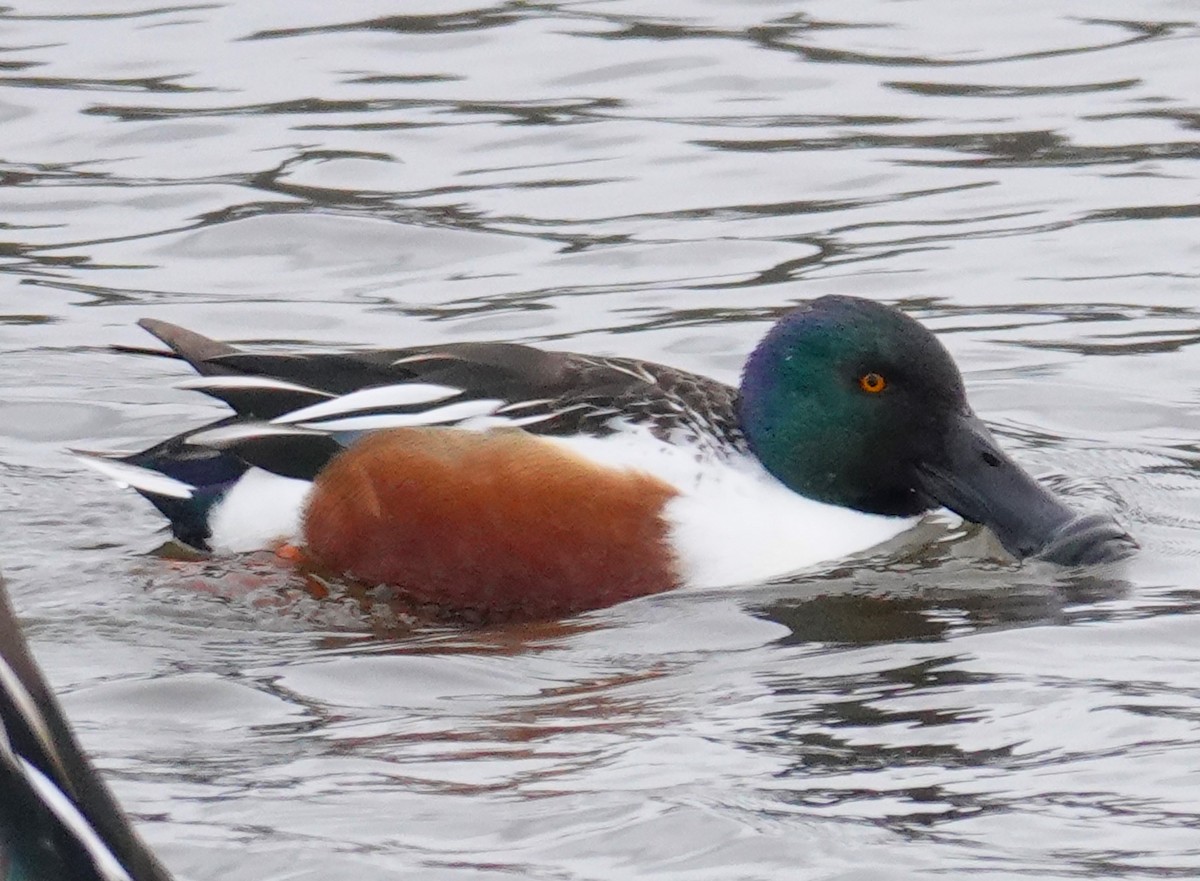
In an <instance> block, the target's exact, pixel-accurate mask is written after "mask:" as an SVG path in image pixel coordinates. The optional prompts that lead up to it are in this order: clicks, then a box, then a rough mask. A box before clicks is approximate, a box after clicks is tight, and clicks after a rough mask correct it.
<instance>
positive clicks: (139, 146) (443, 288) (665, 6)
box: [0, 0, 1200, 881]
mask: <svg viewBox="0 0 1200 881" xmlns="http://www.w3.org/2000/svg"><path fill="white" fill-rule="evenodd" d="M393 5H394V4H393ZM1131 15H1135V19H1136V20H1134V19H1131V18H1130V16H1131ZM1198 38H1200V23H1198V22H1197V21H1196V20H1195V15H1194V14H1192V12H1191V11H1190V10H1189V9H1187V8H1185V6H1183V5H1180V4H1178V3H1168V2H1146V3H1142V4H1138V6H1137V9H1136V14H1135V13H1131V11H1130V9H1129V4H1120V3H1116V2H1112V0H1104V2H1099V3H1093V4H1090V5H1089V6H1088V7H1087V14H1086V16H1081V15H1078V14H1074V13H1071V12H1070V10H1064V9H1063V8H1062V5H1061V4H1043V5H1041V6H1037V7H1034V6H1029V7H1023V8H1022V9H1020V10H1019V12H1018V11H1015V10H1013V9H1010V8H1009V7H1007V6H1002V5H994V6H992V7H988V8H984V7H983V6H980V5H978V4H973V5H971V7H970V9H969V10H968V9H966V8H965V7H964V6H963V4H952V3H948V2H942V0H916V2H910V3H904V4H895V3H893V4H883V3H866V4H858V5H848V4H832V3H828V2H824V0H815V2H810V3H806V4H804V6H803V9H802V10H801V11H797V10H796V8H795V4H786V3H776V2H770V0H768V2H765V3H754V4H746V3H741V4H729V3H724V4H721V3H708V4H699V3H691V4H684V3H673V2H666V3H659V4H657V5H656V6H655V8H654V9H649V8H648V7H647V5H646V4H644V3H638V2H636V0H606V2H583V3H572V4H566V5H562V4H559V5H555V4H512V3H496V4H491V5H487V4H484V5H483V6H480V7H478V8H473V9H466V8H463V9H457V8H453V7H452V6H447V5H445V4H433V3H420V2H417V3H415V4H405V5H404V8H403V9H402V10H400V9H379V8H370V6H369V4H368V5H360V6H359V7H356V8H353V9H349V10H347V9H343V8H341V7H337V8H334V7H332V6H331V5H330V4H321V3H314V2H293V3H287V4H274V5H270V6H264V5H262V4H255V3H250V2H232V3H227V4H225V5H224V6H221V7H219V8H218V7H210V6H205V5H194V4H193V5H185V6H178V5H175V6H172V5H166V6H163V5H161V4H160V5H155V4H145V3H139V2H136V0H135V2H131V3H126V4H124V5H122V6H119V7H118V6H115V5H112V4H109V5H97V4H72V3H68V2H60V3H57V4H54V9H52V10H47V9H42V8H36V9H35V8H34V7H33V6H32V5H29V4H25V5H22V4H20V3H17V4H16V5H14V6H12V7H11V8H6V9H4V10H2V11H0V123H3V127H4V135H5V137H4V144H5V146H4V149H3V151H0V204H2V205H3V216H0V223H2V224H3V227H2V229H0V239H3V241H0V290H2V291H3V294H0V344H2V345H3V350H4V353H3V354H4V357H3V359H0V365H2V367H0V371H2V372H0V399H2V402H0V555H2V556H3V558H4V559H3V562H4V568H5V570H6V572H7V574H8V576H9V578H10V579H11V582H12V589H13V594H14V598H15V601H16V604H17V607H18V609H19V610H20V611H21V613H22V616H23V620H24V622H25V623H26V624H27V625H28V628H29V630H30V632H31V634H32V638H33V641H34V643H35V646H34V647H35V651H36V652H37V654H38V656H39V658H40V659H43V661H44V664H45V667H46V669H47V671H48V672H49V674H50V677H51V680H52V681H53V683H54V685H55V686H56V688H58V689H59V690H60V691H61V692H62V693H63V694H64V695H65V703H66V709H67V712H68V714H69V715H70V716H71V717H72V718H73V719H77V720H78V721H79V728H80V734H81V738H82V740H83V741H84V744H85V746H86V747H87V748H88V749H89V750H90V751H92V752H93V753H94V754H95V755H96V757H97V760H98V763H99V765H100V766H101V767H102V768H103V769H104V770H106V771H107V772H108V776H109V777H110V779H112V780H113V782H114V785H115V787H116V789H117V794H118V796H119V798H120V800H121V801H122V802H123V803H124V804H126V805H128V806H129V807H130V808H131V809H132V811H133V812H134V814H135V818H136V819H137V820H139V821H140V826H141V828H142V829H143V830H144V831H145V833H146V835H147V837H148V838H149V839H150V840H151V843H152V845H153V846H155V848H156V850H158V851H159V852H161V853H162V854H163V855H164V857H165V859H166V860H167V862H168V863H169V864H170V865H171V867H172V868H173V869H176V870H177V871H178V872H179V874H180V875H186V876H188V877H194V878H197V879H201V878H217V877H221V878H241V877H245V878H256V879H257V878H285V877H286V878H291V879H296V878H328V877H353V878H363V879H374V878H394V877H395V876H396V874H397V873H404V872H409V873H415V874H417V875H419V876H420V877H422V878H436V879H449V878H455V879H457V878H472V879H476V878H502V877H503V878H511V877H513V876H514V875H520V876H522V877H530V878H542V877H546V878H550V877H553V878H572V879H584V878H597V879H600V878H603V879H609V878H618V877H619V878H633V877H645V878H656V879H658V878H680V879H685V878H686V879H702V878H721V879H725V878H731V877H738V878H743V877H744V878H795V877H805V878H832V877H851V876H853V877H855V878H862V879H888V881H891V879H896V878H910V877H912V878H916V877H922V878H924V877H929V876H930V875H931V874H933V873H935V872H938V873H941V874H945V875H948V876H951V877H959V876H964V877H965V876H967V875H968V874H973V873H978V872H981V871H986V872H988V873H990V874H991V875H992V876H995V877H998V878H1018V877H1021V878H1047V879H1049V878H1067V877H1101V876H1104V877H1118V876H1120V877H1130V878H1134V877H1139V878H1140V877H1152V876H1153V877H1166V876H1172V877H1192V876H1194V875H1195V874H1196V873H1197V870H1198V869H1200V866H1198V865H1197V859H1196V850H1195V826H1196V824H1197V823H1198V822H1200V817H1198V811H1197V807H1196V803H1195V798H1194V792H1195V789H1196V782H1197V781H1196V780H1195V779H1194V778H1195V776H1196V769H1197V768H1200V749H1198V748H1197V747H1196V742H1197V737H1196V719H1197V718H1200V704H1198V701H1200V695H1198V693H1197V691H1196V687H1195V678H1196V677H1195V666H1196V660H1197V651H1196V646H1197V644H1200V633H1197V627H1196V625H1195V624H1194V623H1193V622H1194V621H1195V620H1197V614H1196V613H1197V608H1198V606H1197V603H1198V602H1200V592H1198V590H1197V585H1196V579H1195V560H1196V559H1197V557H1198V556H1200V541H1198V539H1197V535H1198V534H1200V533H1198V532H1197V529H1198V526H1200V523H1198V522H1197V517H1196V514H1195V512H1196V510H1197V502H1198V501H1200V472H1198V471H1197V461H1200V448H1198V446H1197V437H1198V436H1200V406H1198V403H1197V400H1198V399H1197V389H1198V388H1200V366H1198V362H1197V360H1196V354H1195V353H1196V351H1197V347H1196V346H1195V345H1194V343H1195V341H1196V340H1197V338H1198V333H1197V329H1198V328H1200V310H1198V309H1197V300H1196V282H1197V279H1198V277H1200V272H1198V271H1197V267H1196V265H1195V254H1196V250H1195V242H1196V240H1197V223H1198V222H1200V216H1198V214H1197V211H1196V209H1195V205H1194V201H1195V200H1194V197H1193V196H1192V195H1191V193H1192V192H1193V191H1194V190H1195V185H1194V184H1195V178H1196V172H1195V168H1194V165H1195V163H1194V160H1195V158H1196V157H1197V154H1198V147H1197V138H1196V137H1195V133H1196V128H1197V114H1196V111H1195V108H1194V106H1193V105H1194V93H1195V83H1194V73H1193V71H1194V68H1195V65H1194V63H1193V62H1192V58H1193V56H1194V55H1195V49H1196V42H1197V39H1198ZM827 293H852V294H858V295H861V296H867V297H873V298H877V299H881V300H886V301H888V302H893V303H897V304H899V305H901V306H902V307H903V308H905V309H907V310H909V311H910V312H911V313H912V314H914V315H915V316H917V317H918V318H920V319H922V320H923V321H925V322H927V323H928V324H930V325H931V326H933V327H934V328H935V329H936V330H937V331H938V332H939V333H940V334H941V337H942V339H943V340H944V341H945V342H946V344H947V346H948V347H949V348H950V349H951V351H952V352H953V354H954V356H955V358H956V360H958V361H959V363H960V364H962V365H963V366H964V368H965V372H966V379H967V384H968V386H969V387H970V393H971V397H972V401H973V403H974V404H975V407H976V409H977V410H978V411H979V412H980V413H981V414H982V415H983V416H984V417H985V418H986V419H988V420H989V422H991V423H992V424H993V426H994V427H995V428H996V430H997V433H998V434H999V435H1001V436H1002V437H1003V440H1004V442H1005V444H1006V445H1007V446H1008V447H1009V448H1010V449H1012V450H1014V451H1015V455H1016V457H1017V458H1018V459H1019V461H1020V462H1021V463H1022V464H1023V465H1025V466H1027V467H1029V468H1030V469H1031V470H1032V471H1034V472H1035V473H1037V474H1038V475H1039V476H1042V477H1044V478H1045V479H1046V480H1047V482H1048V483H1050V485H1051V486H1053V487H1054V489H1055V490H1056V491H1057V492H1060V493H1062V494H1064V495H1067V496H1069V497H1070V501H1071V503H1072V505H1073V506H1076V507H1079V508H1081V509H1087V510H1099V509H1105V508H1108V509H1112V510H1116V511H1117V512H1118V514H1119V516H1120V517H1121V518H1122V521H1123V522H1124V523H1125V524H1126V525H1128V526H1129V527H1130V529H1131V531H1132V532H1134V533H1135V535H1136V537H1137V538H1138V540H1139V542H1140V543H1141V545H1142V548H1143V550H1142V552H1141V553H1140V554H1139V555H1138V556H1137V557H1136V558H1135V559H1133V560H1131V561H1130V562H1129V563H1128V564H1126V565H1125V566H1123V567H1120V568H1119V569H1116V570H1111V571H1109V570H1097V571H1094V572H1084V571H1078V572H1062V571H1054V570H1051V569H1049V568H1044V567H1039V566H1025V567H1016V566H1013V565H1012V564H1011V563H1009V562H1006V561H1004V560H1003V559H1001V558H999V556H998V555H997V554H996V553H995V552H994V549H993V548H992V547H991V546H990V545H989V544H988V543H987V540H986V538H985V537H983V536H980V535H977V534H974V533H972V532H971V531H969V530H966V531H964V530H961V529H957V528H949V527H947V526H945V525H944V524H938V523H933V524H931V525H929V530H930V531H929V532H928V533H927V534H926V535H925V538H923V539H922V542H923V543H922V546H921V550H919V551H917V552H910V553H908V554H905V553H891V552H890V551H889V552H886V553H884V552H881V553H880V554H878V555H875V556H872V557H870V558H868V559H865V560H861V561H856V562H855V565H853V566H846V567H843V568H839V569H837V570H836V571H833V572H828V573H822V574H820V575H819V576H813V577H807V578H797V579H793V580H791V581H788V582H784V583H781V584H773V585H767V586H760V587H754V588H747V589H745V590H738V591H731V592H727V593H724V594H678V595H663V596H660V597H653V598H648V599H645V600H640V601H637V602H634V603H629V604H626V605H623V606H620V607H618V608H616V609H610V610H606V611H604V612H597V613H593V614H591V615H587V616H583V617H581V618H578V619H574V620H571V621H567V622H562V623H561V624H553V625H541V626H537V627H534V626H526V627H517V626H509V627H493V628H486V629H482V630H471V631H464V630H462V629H461V628H457V627H453V626H447V625H445V624H444V623H441V624H431V623H429V622H427V621H423V620H419V619H418V618H417V617H416V616H412V617H406V613H405V612H404V611H400V612H397V610H395V609H394V608H393V607H392V605H391V603H390V602H388V598H387V597H383V596H380V595H378V594H376V593H372V592H370V591H365V590H364V591H361V592H359V593H355V592H353V591H351V592H350V593H346V594H338V595H337V596H336V597H334V598H331V597H328V596H327V597H324V598H323V599H320V600H318V599H316V598H314V596H313V591H312V590H311V588H312V587H313V585H312V584H310V583H308V582H306V581H303V580H300V581H291V580H289V577H290V576H289V577H282V580H281V574H280V572H279V571H278V570H277V569H272V567H271V565H270V561H263V560H257V561H256V560H243V561H238V562H237V563H236V564H234V563H232V562H230V561H223V562H221V563H219V564H197V563H195V562H169V561H165V560H163V559H162V558H159V557H153V556H151V557H142V556H140V554H142V553H144V552H146V551H148V550H149V545H150V542H149V541H147V539H146V536H147V535H149V534H150V533H151V532H152V530H153V529H154V528H155V527H156V525H157V523H156V521H155V520H154V518H153V515H151V514H150V513H149V512H147V511H146V510H145V509H144V507H143V506H142V505H140V504H139V503H138V501H137V500H136V499H132V498H126V497H124V496H121V495H117V494H114V493H112V492H111V491H110V489H109V487H107V486H105V485H103V483H102V482H100V481H98V480H91V479H90V478H85V477H83V476H82V475H80V474H79V473H77V472H76V471H75V470H73V467H74V466H73V465H72V464H71V463H70V460H69V459H67V458H66V457H65V456H63V455H62V453H61V451H62V449H63V448H65V447H71V446H74V447H85V448H108V449H115V448H120V447H128V448H138V447H143V446H145V445H146V444H147V443H148V442H150V441H151V440H153V439H155V438H158V437H162V436H164V435H166V434H168V433H171V430H172V429H176V428H178V427H179V426H182V425H192V424H200V423H202V422H203V421H205V419H207V418H210V417H213V416H214V414H215V413H216V412H217V411H216V410H215V409H213V410H206V409H204V407H205V405H204V404H202V403H199V402H197V401H196V400H195V398H194V396H192V395H190V394H184V393H177V392H175V391H172V390H171V389H170V388H169V383H168V382H166V381H165V378H166V377H167V376H168V375H169V376H178V377H179V378H180V379H182V378H184V375H183V374H182V373H178V374H176V373H173V372H172V368H171V366H170V365H169V364H163V363H159V362H154V363H147V362H146V361H144V360H139V359H130V358H127V357H122V356H120V355H119V354H116V353H114V352H112V351H111V350H110V349H109V348H108V347H109V346H110V345H111V344H127V345H132V344H137V343H140V342H141V340H139V339H137V338H136V336H135V331H133V330H132V327H133V324H134V321H135V320H136V319H137V318H140V317H143V316H153V317H158V318H162V319H165V320H169V321H174V322H176V323H179V324H182V325H185V326H189V327H196V328H197V329H199V330H201V331H204V332H206V333H208V334H211V335H212V336H215V337H217V338H221V339H230V340H239V341H250V342H255V341H257V342H266V341H270V342H287V343H288V344H289V345H291V346H307V345H312V346H314V347H321V348H332V347H341V346H356V345H362V346H384V345H390V346H399V345H416V344H420V343H425V342H435V341H436V342H441V341H444V340H447V339H477V340H479V339H509V340H518V341H532V342H548V343H549V344H550V345H551V346H552V347H560V348H564V349H572V350H582V351H591V352H605V353H619V354H624V355H630V356H640V357H646V358H651V359H654V360H662V361H670V362H671V363H673V364H678V365H679V366H681V367H684V368H687V369H692V370H696V371H699V372H702V373H706V374H710V375H714V376H717V377H718V378H720V379H723V380H732V379H733V378H734V377H735V376H736V374H737V371H738V370H739V369H740V366H741V362H742V359H743V358H744V356H745V354H746V352H747V351H749V349H750V347H751V345H752V344H753V342H754V341H755V340H756V339H757V338H758V337H759V336H760V335H761V333H762V331H763V328H764V327H765V326H766V324H767V323H769V322H770V321H771V320H773V319H774V318H775V317H776V316H778V315H779V314H780V313H781V312H782V311H783V310H784V309H786V308H787V307H788V306H789V305H790V304H792V303H793V302H794V301H796V300H798V299H803V298H807V297H816V296H820V295H822V294H827ZM926 539H927V540H926ZM197 585H200V586H202V587H204V588H205V589H206V590H207V593H200V592H197V591H195V590H193V589H192V588H193V587H195V586H197ZM318 592H319V591H318ZM281 607H282V608H281Z"/></svg>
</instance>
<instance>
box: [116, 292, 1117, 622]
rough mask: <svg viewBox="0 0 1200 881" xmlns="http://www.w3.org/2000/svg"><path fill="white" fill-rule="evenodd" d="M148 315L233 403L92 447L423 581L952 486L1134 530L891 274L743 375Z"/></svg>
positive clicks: (1085, 539) (854, 547)
mask: <svg viewBox="0 0 1200 881" xmlns="http://www.w3.org/2000/svg"><path fill="white" fill-rule="evenodd" d="M141 326H142V327H144V328H145V329H146V330H148V331H149V332H150V333H152V334H154V335H155V336H156V337H158V338H159V339H160V340H161V341H163V342H164V343H166V344H167V346H169V347H170V349H171V352H170V353H167V352H158V354H164V355H172V356H173V357H178V358H181V359H183V360H185V361H186V362H187V363H188V364H190V365H191V366H192V367H193V368H194V369H195V370H196V372H197V373H198V374H200V376H199V377H198V378H195V379H191V380H188V381H186V382H184V383H182V384H181V386H182V387H184V388H189V389H195V390H198V391H201V392H204V393H206V394H209V395H211V396H213V397H216V398H218V399H220V400H222V401H224V402H225V403H226V404H228V405H229V406H230V407H231V408H232V409H233V411H234V415H232V416H230V417H228V418H226V419H224V420H221V421H220V422H217V423H215V424H212V425H208V426H205V427H203V428H200V429H197V430H192V431H188V432H185V433H183V434H181V435H178V436H177V437H173V438H171V439H170V440H167V441H165V442H163V443H161V444H159V445H157V446H154V447H152V448H150V449H148V450H145V451H143V452H140V453H136V454H133V455H127V456H121V457H115V458H100V459H93V460H92V464H94V465H95V466H96V467H98V468H99V469H100V470H102V471H105V472H107V473H108V474H109V475H110V476H112V477H115V478H116V479H117V480H119V481H122V482H125V483H128V484H129V485H131V486H132V487H134V488H135V489H137V490H138V491H139V492H140V493H142V495H144V496H146V497H147V498H148V499H149V500H150V501H151V502H153V503H154V504H155V505H156V506H157V507H158V509H159V510H160V511H162V513H163V514H165V515H166V516H167V518H168V519H169V520H170V523H171V529H172V530H173V532H174V534H175V536H176V537H177V538H179V539H180V540H181V541H183V542H186V543H188V544H191V545H194V546H196V547H199V548H203V549H213V550H227V551H245V550H251V549H257V548H262V547H264V546H269V545H270V544H271V543H273V542H297V543H299V545H300V546H301V547H302V548H303V549H304V551H305V553H306V554H307V555H308V557H309V558H310V559H312V560H315V561H316V562H317V563H319V564H320V565H322V566H324V567H327V568H328V569H330V570H332V571H336V572H339V573H344V574H348V575H351V576H353V577H354V578H356V579H358V580H360V581H364V582H367V583H386V584H390V585H394V586H398V587H400V588H402V589H403V590H404V591H406V592H408V593H409V594H411V595H412V597H413V598H415V599H416V600H418V601H420V602H428V603H433V604H437V605H439V606H443V607H448V608H463V609H476V610H483V611H485V612H486V611H495V612H505V611H518V612H520V613H522V614H529V615H558V614H565V613H569V612H573V611H578V610H582V609H588V608H596V607H600V606H604V605H608V604H611V603H615V602H618V601H621V600H624V599H628V598H631V597H634V596H640V595H644V594H649V593H654V592H657V591H662V590H667V589H670V588H673V587H677V586H681V585H691V586H705V587H715V586H722V585H733V584H738V583H751V582H755V581H761V580H764V579H767V578H771V577H775V576H780V575H785V574H789V573H793V572H796V571H798V570H802V569H804V568H807V567H810V566H812V565H814V564H817V563H820V562H823V561H830V560H837V559H840V558H843V557H846V556H847V555H850V554H852V553H855V552H859V551H862V550H865V549H867V548H870V547H872V546H874V545H877V544H879V543H881V542H884V541H886V540H888V539H891V538H892V537H894V536H896V535H898V534H899V533H901V532H903V531H904V530H906V529H908V528H909V527H910V526H912V525H913V524H914V523H915V521H916V519H917V518H918V517H919V516H920V515H922V514H923V513H925V512H927V511H930V510H932V509H935V508H939V507H943V506H944V507H946V508H949V509H950V510H952V511H954V512H956V513H958V514H959V515H961V516H962V517H964V518H965V519H967V520H971V521H974V522H977V523H981V524H984V525H986V526H988V527H990V528H991V529H992V530H993V531H994V532H995V534H996V535H997V537H998V538H999V540H1000V542H1001V543H1002V544H1003V545H1004V547H1005V548H1007V549H1008V550H1009V551H1010V552H1011V553H1012V554H1014V555H1015V556H1016V557H1019V558H1023V557H1027V556H1034V555H1036V556H1040V557H1042V558H1045V559H1048V560H1051V561H1054V562H1057V563H1062V564H1067V565H1074V564H1081V563H1092V562H1100V561H1108V560H1112V559H1115V558H1118V557H1121V556H1124V555H1126V554H1128V553H1129V552H1130V550H1131V549H1132V548H1133V547H1135V546H1136V545H1135V544H1134V543H1133V540H1132V539H1131V538H1129V536H1128V535H1127V534H1126V533H1125V532H1124V530H1122V529H1121V528H1120V527H1119V526H1118V525H1117V524H1116V523H1115V521H1113V520H1112V518H1111V517H1108V516H1102V515H1092V516H1089V517H1081V516H1078V515H1076V514H1075V513H1074V512H1073V511H1072V510H1071V509H1070V508H1068V507H1067V506H1066V505H1065V504H1063V503H1062V502H1061V501H1060V500H1059V499H1057V498H1055V497H1054V496H1053V495H1051V494H1050V493H1049V492H1048V491H1047V490H1046V489H1044V488H1043V487H1041V486H1040V485H1039V484H1038V483H1037V482H1036V481H1035V480H1034V479H1033V478H1031V477H1030V476H1029V475H1028V474H1027V473H1026V472H1025V471H1023V470H1022V469H1021V468H1020V467H1019V466H1018V465H1016V464H1015V463H1014V462H1013V461H1012V460H1011V459H1010V458H1009V457H1008V456H1007V455H1006V454H1005V453H1004V452H1003V451H1002V450H1001V449H1000V447H999V446H998V445H997V443H996V441H995V439H994V438H993V437H992V435H991V433H990V432H989V431H988V429H987V428H986V427H985V426H984V424H983V423H982V422H981V421H980V420H979V419H978V418H977V417H976V416H975V414H974V413H973V412H972V410H971V408H970V406H969V405H968V403H967V399H966V395H965V392H964V389H963V382H962V377H961V375H960V374H959V371H958V369H957V367H956V366H955V364H954V361H953V360H952V358H951V357H950V355H949V353H948V352H947V351H946V350H945V348H943V346H942V345H941V344H940V343H939V342H938V340H937V339H936V338H935V337H934V335H933V334H931V333H930V332H929V331H928V330H926V329H925V328H924V327H922V326H921V325H920V324H919V323H918V322H917V321H915V320H913V319H912V318H909V317H907V316H906V315H904V314H903V313H902V312H900V311H898V310H896V309H893V308H891V307H889V306H885V305H882V304H879V303H875V302H872V301H869V300H863V299H858V298H854V297H835V296H831V297H823V298H821V299H819V300H815V301H812V302H810V303H807V304H805V305H801V306H799V307H798V308H796V309H795V310H794V311H792V312H790V313H789V314H787V315H786V316H784V317H783V319H782V320H780V321H779V322H778V323H777V324H776V325H775V326H774V327H773V328H772V329H771V330H770V332H769V333H768V334H767V335H766V337H765V338H764V339H763V340H762V342H761V343H759V345H758V346H757V348H755V349H754V351H753V352H752V353H751V355H750V357H749V359H748V361H747V362H746V367H745V370H744V372H743V374H742V379H741V384H740V386H739V387H737V388H733V387H731V386H728V385H725V384H723V383H720V382H717V381H715V380H712V379H708V378H706V377H703V376H698V375H696V374H693V373H688V372H686V371H683V370H677V369H675V368H673V367H668V366H665V365H662V364H655V363H650V362H647V361H640V360H636V359H632V358H614V357H598V356H592V355H581V354H573V353H567V352H551V351H543V350H540V349H536V348H532V347H529V346H524V345H515V344H510V343H459V344H449V345H434V346H421V347H415V348H404V349H390V350H383V351H360V352H348V353H338V354H333V353H320V354H296V353H287V354H284V353H278V352H247V351H244V350H241V349H237V348H235V347H233V346H230V345H227V344H224V343H220V342H216V341H214V340H210V339H208V338H206V337H203V336H200V335H199V334H196V333H193V332H191V331H188V330H184V329H183V328H180V327H176V326H174V325H171V324H167V323H166V322H162V321H154V320H144V321H142V322H141ZM143 351H144V350H143Z"/></svg>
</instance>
